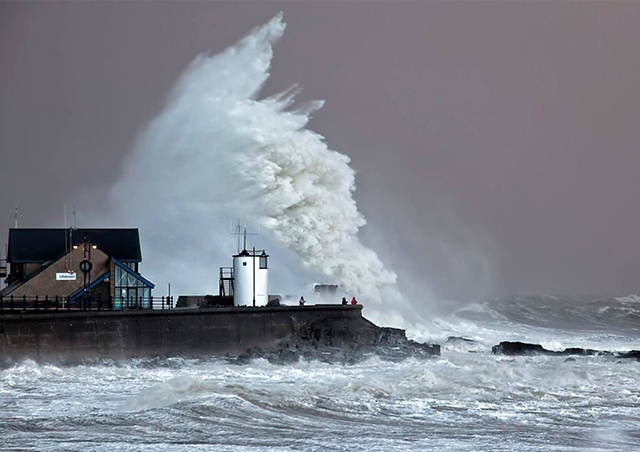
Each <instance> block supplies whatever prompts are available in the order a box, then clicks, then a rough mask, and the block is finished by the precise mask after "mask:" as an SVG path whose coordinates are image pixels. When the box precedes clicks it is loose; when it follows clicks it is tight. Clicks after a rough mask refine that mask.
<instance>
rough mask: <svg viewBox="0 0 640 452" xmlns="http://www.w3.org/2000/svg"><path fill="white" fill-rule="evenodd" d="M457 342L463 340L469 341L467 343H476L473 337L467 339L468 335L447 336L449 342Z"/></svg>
mask: <svg viewBox="0 0 640 452" xmlns="http://www.w3.org/2000/svg"><path fill="white" fill-rule="evenodd" d="M456 342H458V343H459V342H463V343H467V344H475V343H476V341H474V340H473V339H467V338H466V337H460V336H449V337H448V338H447V343H448V344H452V343H454V344H455V343H456Z"/></svg>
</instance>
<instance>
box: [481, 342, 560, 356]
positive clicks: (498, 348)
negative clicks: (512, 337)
mask: <svg viewBox="0 0 640 452" xmlns="http://www.w3.org/2000/svg"><path fill="white" fill-rule="evenodd" d="M491 353H493V354H494V355H512V356H513V355H554V354H555V352H553V351H551V350H547V349H545V348H543V347H542V345H540V344H528V343H526V342H508V341H505V342H500V343H499V344H498V345H494V346H493V347H492V348H491Z"/></svg>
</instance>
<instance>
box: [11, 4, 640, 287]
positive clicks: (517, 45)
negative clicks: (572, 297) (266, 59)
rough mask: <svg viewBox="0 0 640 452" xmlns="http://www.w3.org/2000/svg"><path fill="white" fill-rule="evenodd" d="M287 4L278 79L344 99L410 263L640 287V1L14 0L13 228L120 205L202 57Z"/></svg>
mask: <svg viewBox="0 0 640 452" xmlns="http://www.w3.org/2000/svg"><path fill="white" fill-rule="evenodd" d="M280 10H282V11H284V18H285V21H286V22H287V24H288V28H287V32H286V33H285V36H284V38H283V40H282V42H281V43H280V44H279V45H278V47H277V49H276V55H275V58H274V67H273V70H272V79H271V80H270V82H269V84H268V85H267V88H266V89H267V92H275V91H279V90H282V89H284V88H286V87H287V86H289V85H290V84H292V83H296V82H298V83H300V84H301V85H302V87H303V88H304V92H303V94H302V98H303V100H304V99H325V100H326V105H325V107H324V108H323V109H322V110H320V111H319V112H317V113H316V114H315V119H314V120H313V122H312V124H311V128H312V129H314V130H316V131H318V132H320V133H321V134H323V135H324V136H326V137H327V141H328V143H329V145H330V146H331V147H332V148H333V149H336V150H338V151H340V152H343V153H346V154H348V155H349V156H350V157H351V158H352V164H353V166H354V167H355V168H356V169H357V171H358V179H357V184H358V190H357V193H356V198H357V200H358V204H359V207H360V210H361V211H362V212H363V213H364V214H365V216H366V217H367V218H368V220H369V226H367V227H366V228H365V229H364V230H363V237H364V240H365V242H367V243H369V244H370V245H371V246H372V247H373V248H374V249H376V250H378V251H379V252H380V254H381V256H382V257H383V259H384V260H385V261H386V262H388V263H389V264H390V266H391V267H392V268H394V269H396V270H397V271H398V272H400V273H401V274H402V272H404V271H405V270H408V269H410V271H411V272H412V274H416V273H419V274H421V275H423V277H424V278H425V279H426V280H427V282H428V283H429V284H430V285H431V286H432V287H433V288H434V290H435V291H436V292H437V293H438V294H439V295H440V296H442V297H448V298H476V297H481V296H485V295H489V294H495V295H499V294H507V293H574V294H575V293H578V294H629V293H637V292H640V277H639V275H640V241H639V240H638V232H637V231H638V227H639V226H640V205H639V203H638V201H637V197H638V193H639V192H640V177H638V172H639V170H640V146H639V143H640V114H639V112H638V110H639V108H640V88H639V85H638V83H639V81H640V59H639V58H638V57H639V50H638V49H640V27H639V26H638V24H640V2H604V1H602V2H553V3H552V2H546V1H545V2H543V1H540V2H533V1H531V2H506V1H505V2H374V3H365V2H322V3H318V2H314V3H302V2H295V3H294V2H283V3H277V2H258V3H252V2H239V3H220V2H210V3H208V2H198V3H186V2H179V3H178V2H175V3H167V2H162V3H152V2H134V3H124V2H112V3H106V2H105V3H97V2H82V3H81V2H60V3H52V2H47V3H35V2H31V3H8V2H4V3H0V152H1V155H2V159H1V161H0V178H1V179H2V181H3V189H2V195H0V228H1V230H2V231H6V229H7V228H8V227H10V226H11V225H12V224H13V206H14V205H15V204H18V205H19V206H20V223H21V225H22V226H25V227H41V226H42V227H44V226H62V204H63V203H66V204H67V206H71V205H72V204H73V203H74V202H76V203H79V204H81V203H82V202H85V201H84V200H83V199H86V197H87V193H89V195H90V197H94V198H95V199H96V200H97V201H96V202H103V201H104V200H103V199H100V198H101V197H104V196H105V194H106V192H107V190H108V188H109V187H110V186H111V184H112V183H113V181H114V180H115V179H116V178H117V177H118V174H119V169H120V166H121V164H122V158H123V156H124V155H125V154H126V153H127V152H128V151H130V149H131V147H132V144H133V140H134V138H135V135H136V133H137V132H138V131H140V129H141V128H142V127H144V126H145V125H146V123H147V122H148V121H149V120H150V119H151V118H152V117H153V115H154V114H155V113H156V112H157V111H158V110H159V109H160V108H161V106H162V104H163V102H164V100H165V96H166V94H167V92H168V91H169V89H170V88H171V86H172V84H173V82H174V81H175V80H176V78H177V77H178V75H179V74H180V73H181V72H182V71H183V70H184V68H185V67H186V65H187V64H188V63H189V62H190V61H191V60H192V59H193V58H194V57H195V56H196V55H197V54H198V53H200V52H203V51H211V52H218V51H220V50H222V49H224V48H225V47H226V46H228V45H229V44H231V43H233V42H234V41H235V40H237V39H239V38H241V37H242V36H244V35H245V34H246V33H247V32H248V31H249V30H251V29H252V28H253V27H255V26H257V25H259V24H261V23H263V22H266V21H267V20H268V19H270V18H271V17H272V16H273V15H275V14H276V13H277V12H278V11H280ZM78 220H79V225H80V226H82V221H83V217H82V210H80V211H79V214H78ZM142 234H143V237H144V231H142ZM405 255H406V256H408V258H407V259H405V258H404V256H405Z"/></svg>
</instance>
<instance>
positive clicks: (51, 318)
mask: <svg viewBox="0 0 640 452" xmlns="http://www.w3.org/2000/svg"><path fill="white" fill-rule="evenodd" d="M327 319H342V320H344V321H347V322H349V321H353V322H354V326H355V325H357V324H358V322H361V321H362V306H360V305H358V306H340V305H325V306H304V307H299V306H280V307H264V308H213V309H184V310H181V309H173V310H167V311H159V310H155V311H154V310H146V311H84V312H58V313H49V314H22V315H8V314H6V313H5V315H0V356H2V357H6V358H11V359H24V358H29V359H36V360H42V361H58V360H63V361H66V362H70V361H78V360H82V359H86V358H127V357H144V356H171V355H173V356H176V355H181V356H207V355H218V356H224V355H225V354H242V353H246V351H247V349H248V348H250V347H263V348H268V347H270V346H272V345H274V344H275V343H277V342H278V341H279V340H281V339H283V338H285V337H287V336H290V335H293V334H297V333H298V332H299V331H300V330H301V328H303V327H305V326H306V325H309V324H311V323H313V322H316V321H320V320H327Z"/></svg>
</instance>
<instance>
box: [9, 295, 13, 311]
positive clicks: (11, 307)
mask: <svg viewBox="0 0 640 452" xmlns="http://www.w3.org/2000/svg"><path fill="white" fill-rule="evenodd" d="M9 307H10V309H11V310H12V311H13V295H11V304H10V305H9Z"/></svg>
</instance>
